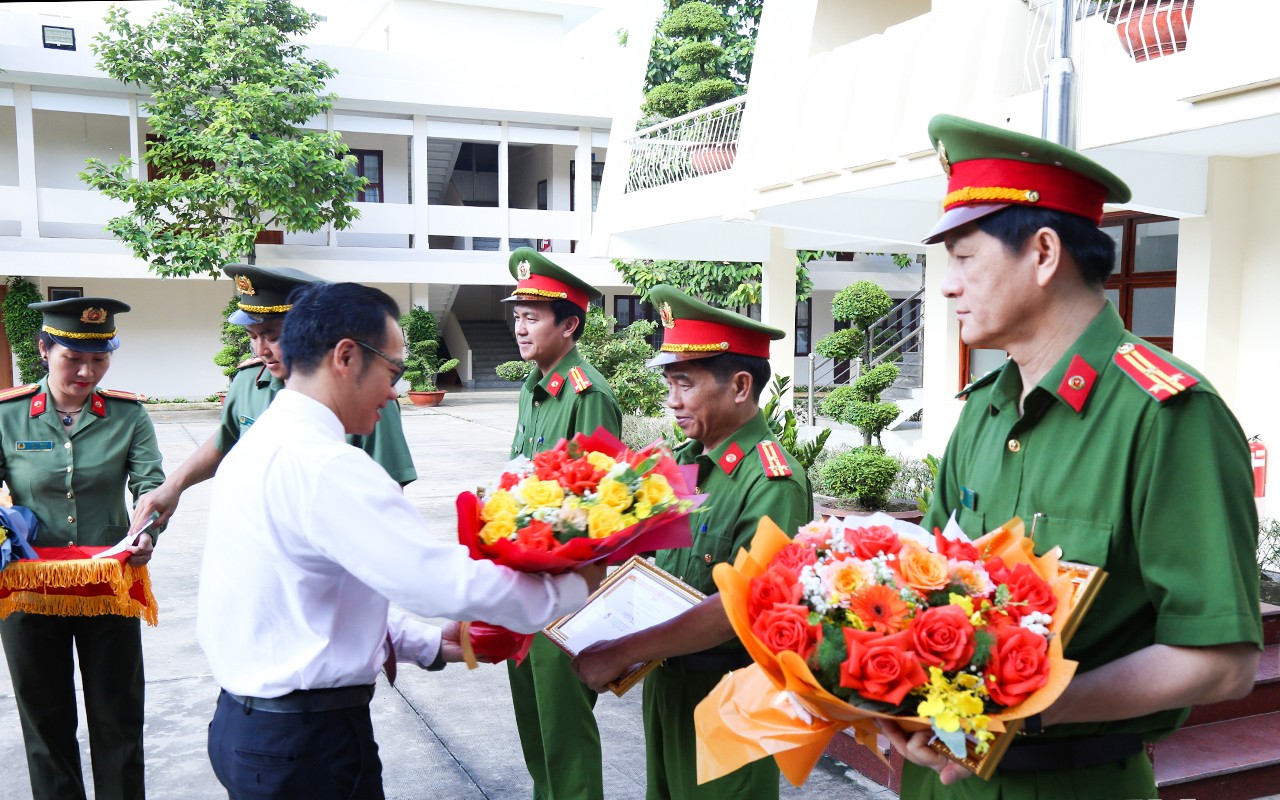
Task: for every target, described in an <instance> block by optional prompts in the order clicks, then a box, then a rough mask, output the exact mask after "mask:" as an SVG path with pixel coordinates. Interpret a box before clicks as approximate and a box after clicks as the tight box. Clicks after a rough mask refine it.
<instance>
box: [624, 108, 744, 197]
mask: <svg viewBox="0 0 1280 800" xmlns="http://www.w3.org/2000/svg"><path fill="white" fill-rule="evenodd" d="M746 107H747V98H746V96H745V95H744V96H742V97H735V98H733V99H732V100H726V101H724V102H723V103H717V104H716V105H713V106H707V107H706V108H702V109H699V110H697V111H694V112H692V113H689V114H685V115H684V116H682V117H676V118H675V119H669V120H667V121H666V122H662V123H659V124H657V125H653V126H651V127H648V128H644V129H643V130H640V131H637V132H636V135H635V136H633V137H631V138H630V139H628V140H627V144H628V145H629V146H630V148H631V165H630V170H629V171H628V175H627V191H628V192H636V191H640V190H641V189H652V188H654V187H656V186H665V185H666V184H668V183H677V182H679V181H684V180H689V179H691V178H696V177H698V176H700V175H709V174H711V173H714V172H720V171H722V170H726V169H729V168H730V167H732V166H733V159H734V157H735V156H736V155H737V153H738V133H739V131H740V130H741V129H742V114H743V112H744V111H745V109H746Z"/></svg>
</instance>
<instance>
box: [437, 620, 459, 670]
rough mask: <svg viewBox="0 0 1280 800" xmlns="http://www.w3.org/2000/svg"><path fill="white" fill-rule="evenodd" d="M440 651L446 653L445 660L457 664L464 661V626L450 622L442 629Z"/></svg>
mask: <svg viewBox="0 0 1280 800" xmlns="http://www.w3.org/2000/svg"><path fill="white" fill-rule="evenodd" d="M440 649H441V650H442V651H443V652H444V660H445V661H448V662H451V663H457V662H459V661H461V660H462V626H461V625H460V624H458V623H457V622H450V623H449V624H447V625H445V626H444V627H443V628H441V629H440Z"/></svg>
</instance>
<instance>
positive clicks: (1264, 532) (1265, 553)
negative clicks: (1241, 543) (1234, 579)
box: [1258, 519, 1280, 570]
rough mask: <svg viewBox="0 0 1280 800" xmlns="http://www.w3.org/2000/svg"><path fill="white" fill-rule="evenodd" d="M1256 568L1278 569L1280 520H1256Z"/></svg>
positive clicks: (1279, 563)
mask: <svg viewBox="0 0 1280 800" xmlns="http://www.w3.org/2000/svg"><path fill="white" fill-rule="evenodd" d="M1258 569H1259V570H1278V569H1280V520H1277V519H1263V520H1259V521H1258Z"/></svg>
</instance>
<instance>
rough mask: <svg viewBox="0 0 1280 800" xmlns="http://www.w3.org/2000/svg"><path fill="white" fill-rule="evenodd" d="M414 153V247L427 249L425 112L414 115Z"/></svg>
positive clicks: (428, 227) (411, 143)
mask: <svg viewBox="0 0 1280 800" xmlns="http://www.w3.org/2000/svg"><path fill="white" fill-rule="evenodd" d="M409 147H410V148H411V152H412V153H413V175H412V176H411V177H410V180H412V181H413V249H415V250H426V249H429V248H430V247H431V240H430V238H429V237H430V233H431V214H430V210H429V209H430V206H429V203H430V202H431V197H430V194H429V193H430V191H431V176H430V174H429V171H428V170H429V166H430V164H429V163H428V159H429V153H428V152H427V150H428V139H427V117H426V115H425V114H414V115H413V138H412V139H410V140H409Z"/></svg>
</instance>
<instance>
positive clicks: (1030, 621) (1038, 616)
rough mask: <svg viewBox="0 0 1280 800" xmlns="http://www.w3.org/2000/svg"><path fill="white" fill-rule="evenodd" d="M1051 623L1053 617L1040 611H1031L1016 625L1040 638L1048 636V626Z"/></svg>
mask: <svg viewBox="0 0 1280 800" xmlns="http://www.w3.org/2000/svg"><path fill="white" fill-rule="evenodd" d="M1051 622H1053V617H1051V616H1049V615H1048V614H1045V613H1042V612H1040V611H1032V612H1030V613H1028V614H1027V615H1026V616H1024V617H1023V618H1022V620H1021V621H1020V622H1019V623H1018V624H1019V625H1021V626H1022V627H1024V628H1026V629H1027V630H1029V631H1031V632H1032V633H1038V634H1040V635H1041V636H1048V635H1049V624H1050V623H1051Z"/></svg>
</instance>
